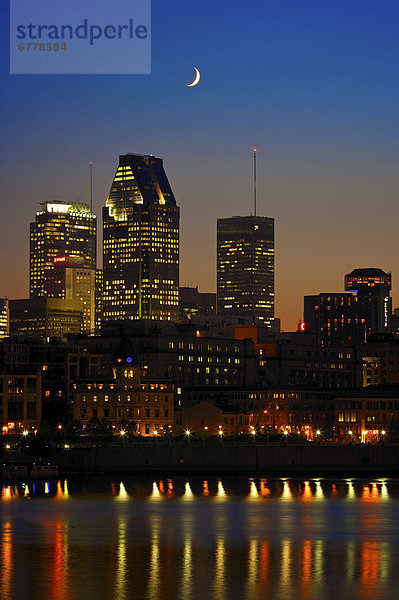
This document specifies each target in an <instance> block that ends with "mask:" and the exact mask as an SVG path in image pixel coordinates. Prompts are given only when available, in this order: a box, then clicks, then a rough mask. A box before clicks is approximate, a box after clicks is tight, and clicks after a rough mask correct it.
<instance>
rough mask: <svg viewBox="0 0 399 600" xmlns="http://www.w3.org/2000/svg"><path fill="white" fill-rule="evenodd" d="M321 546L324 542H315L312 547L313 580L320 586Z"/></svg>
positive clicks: (321, 572) (321, 569) (321, 570)
mask: <svg viewBox="0 0 399 600" xmlns="http://www.w3.org/2000/svg"><path fill="white" fill-rule="evenodd" d="M323 546H324V540H316V542H315V547H314V566H313V578H314V581H315V583H316V584H317V585H320V584H321V583H322V582H323V580H324V578H323V568H324V565H323Z"/></svg>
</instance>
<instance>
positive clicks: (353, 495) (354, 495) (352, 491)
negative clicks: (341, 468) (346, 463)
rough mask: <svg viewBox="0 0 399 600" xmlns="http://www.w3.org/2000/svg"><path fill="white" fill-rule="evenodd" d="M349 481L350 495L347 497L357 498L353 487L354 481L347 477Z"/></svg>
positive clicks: (349, 498) (350, 498) (348, 498)
mask: <svg viewBox="0 0 399 600" xmlns="http://www.w3.org/2000/svg"><path fill="white" fill-rule="evenodd" d="M347 483H348V495H347V497H346V499H347V500H356V494H355V488H354V487H353V483H352V480H351V479H347Z"/></svg>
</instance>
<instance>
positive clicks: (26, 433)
mask: <svg viewBox="0 0 399 600" xmlns="http://www.w3.org/2000/svg"><path fill="white" fill-rule="evenodd" d="M28 433H29V431H26V429H24V431H23V432H22V435H23V436H25V437H26V436H27V435H28Z"/></svg>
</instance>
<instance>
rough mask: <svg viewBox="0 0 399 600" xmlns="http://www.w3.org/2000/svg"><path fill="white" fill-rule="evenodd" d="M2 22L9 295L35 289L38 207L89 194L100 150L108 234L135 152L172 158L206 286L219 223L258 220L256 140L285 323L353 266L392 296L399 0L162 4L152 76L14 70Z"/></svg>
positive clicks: (185, 280)
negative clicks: (31, 269)
mask: <svg viewBox="0 0 399 600" xmlns="http://www.w3.org/2000/svg"><path fill="white" fill-rule="evenodd" d="M2 16H4V18H2V24H1V32H0V33H1V40H2V41H1V44H2V45H3V48H2V53H1V62H0V69H1V71H0V75H1V84H2V85H1V89H2V95H1V116H0V125H1V136H2V140H3V144H2V153H1V169H2V173H3V186H2V192H1V194H2V198H1V202H2V206H3V219H2V220H1V223H0V253H1V261H0V265H1V266H0V296H3V295H6V296H9V297H16V296H19V297H21V296H24V295H26V293H27V281H28V272H27V270H28V236H29V233H28V231H29V228H28V223H29V221H30V220H32V219H33V217H34V213H35V210H36V207H37V203H38V202H41V201H43V200H48V199H53V198H59V199H63V200H66V201H69V200H78V199H79V200H85V199H87V195H88V163H89V162H90V160H93V161H94V163H95V165H94V177H95V180H94V181H95V207H96V211H97V214H98V217H99V224H100V229H101V213H100V210H101V207H102V206H103V204H104V203H105V200H106V196H107V193H108V190H109V186H110V183H111V181H112V177H113V174H114V171H115V169H116V165H117V162H118V155H119V154H121V153H125V152H129V151H130V152H143V153H152V154H155V155H158V156H161V157H163V158H164V161H165V168H166V171H167V174H168V177H169V179H170V182H171V185H172V187H173V189H174V192H175V195H176V197H177V200H178V203H179V205H180V207H181V214H182V221H181V242H182V245H181V283H182V284H192V285H199V286H200V290H203V291H211V290H214V289H215V263H216V257H215V243H216V219H217V217H225V216H231V215H233V214H249V213H250V211H251V208H252V196H251V194H252V170H251V169H252V163H251V160H252V157H251V148H252V146H253V145H256V146H257V147H258V148H259V155H258V181H259V187H258V199H259V201H258V207H259V213H260V214H264V215H265V216H273V217H275V219H276V296H277V298H276V302H277V310H276V313H277V315H278V316H279V315H281V316H282V318H283V326H284V327H285V329H290V328H292V327H294V326H295V322H296V319H297V318H298V317H299V316H300V315H301V311H302V297H303V295H304V294H311V293H317V292H320V291H341V290H342V289H343V275H344V273H346V272H348V271H350V270H352V269H353V268H354V267H357V266H370V265H371V264H372V265H373V266H380V267H381V268H383V269H386V270H391V271H392V275H393V284H394V304H395V294H396V292H395V289H396V287H395V286H396V279H397V277H399V258H398V256H399V253H398V248H397V234H396V229H397V227H396V222H397V217H398V214H397V194H398V187H399V186H398V175H397V165H398V158H399V144H398V104H399V102H398V101H399V90H398V88H399V85H398V57H399V48H398V46H399V43H398V37H399V36H398V25H397V24H398V22H399V2H398V1H397V0H395V1H392V0H374V1H370V0H346V1H342V0H334V1H333V0H313V1H310V0H262V1H261V0H253V1H249V2H246V3H244V2H237V1H235V0H218V2H210V1H208V0H186V1H176V0H168V2H165V1H164V0H154V1H153V3H152V72H151V75H125V76H122V75H108V76H101V75H87V76H85V75H79V76H72V75H65V76H62V75H53V76H44V75H40V76H35V75H24V76H22V75H9V74H8V72H9V51H8V15H7V12H6V11H5V3H3V4H2ZM194 66H196V67H197V68H198V69H200V71H201V75H202V77H201V81H200V83H199V85H198V86H196V87H195V88H188V87H187V83H189V82H190V81H192V79H193V77H194V68H193V67H194ZM10 264H13V268H12V269H11V268H10ZM15 265H17V267H18V269H17V273H18V275H17V276H16V275H15V273H16V270H15ZM398 289H399V288H398ZM398 301H399V296H397V300H396V303H398Z"/></svg>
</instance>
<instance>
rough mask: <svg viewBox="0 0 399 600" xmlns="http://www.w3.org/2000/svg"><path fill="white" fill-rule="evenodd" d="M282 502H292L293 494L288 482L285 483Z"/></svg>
mask: <svg viewBox="0 0 399 600" xmlns="http://www.w3.org/2000/svg"><path fill="white" fill-rule="evenodd" d="M281 499H282V500H292V494H291V490H290V484H289V483H288V481H287V480H286V481H284V487H283V493H282V494H281Z"/></svg>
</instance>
